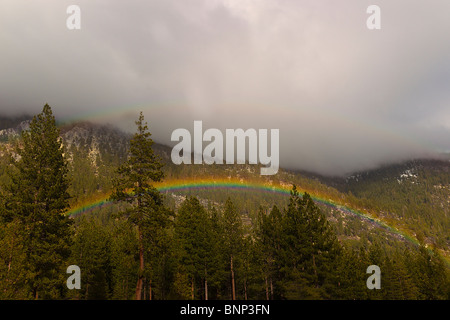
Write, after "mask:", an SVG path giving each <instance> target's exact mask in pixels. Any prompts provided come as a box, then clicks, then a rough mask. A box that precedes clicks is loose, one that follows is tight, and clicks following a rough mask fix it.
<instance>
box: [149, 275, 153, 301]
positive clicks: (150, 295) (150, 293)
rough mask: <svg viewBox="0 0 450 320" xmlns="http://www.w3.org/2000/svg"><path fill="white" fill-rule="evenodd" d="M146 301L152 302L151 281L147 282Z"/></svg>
mask: <svg viewBox="0 0 450 320" xmlns="http://www.w3.org/2000/svg"><path fill="white" fill-rule="evenodd" d="M148 299H149V300H152V279H150V280H149V282H148Z"/></svg>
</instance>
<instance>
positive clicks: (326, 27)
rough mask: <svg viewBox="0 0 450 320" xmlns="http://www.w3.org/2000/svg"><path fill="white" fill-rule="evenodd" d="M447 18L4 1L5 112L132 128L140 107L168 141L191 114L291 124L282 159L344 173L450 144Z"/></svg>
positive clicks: (391, 7) (419, 10)
mask: <svg viewBox="0 0 450 320" xmlns="http://www.w3.org/2000/svg"><path fill="white" fill-rule="evenodd" d="M71 4H76V5H78V6H79V7H80V8H81V30H69V29H68V28H67V27H66V19H67V18H68V17H69V15H68V14H67V13H66V9H67V7H68V6H69V5H71ZM371 4H377V5H378V6H379V7H380V8H381V30H369V29H368V28H367V26H366V20H367V18H368V17H369V14H368V13H366V9H367V7H368V6H369V5H371ZM449 17H450V1H448V0H430V1H423V0H414V1H413V0H396V1H387V0H371V1H364V0H343V1H335V0H310V1H306V0H304V1H299V0H173V1H172V0H147V1H137V0H134V1H118V0H85V1H83V0H72V1H65V0H34V1H27V0H1V1H0V113H3V114H7V115H14V114H20V113H24V112H26V113H31V114H35V113H38V112H40V111H41V110H42V107H43V105H44V103H49V104H50V106H51V107H52V109H53V111H54V113H55V114H56V116H57V117H58V118H59V119H63V120H89V119H91V120H95V121H102V122H110V123H114V124H116V125H118V126H120V127H122V128H125V129H129V130H134V120H136V119H137V117H138V112H139V111H140V110H143V111H144V115H145V116H146V120H148V122H149V125H150V130H151V132H152V133H153V138H154V139H155V140H156V141H159V142H162V143H166V144H170V135H171V132H172V131H173V130H174V129H176V128H187V129H189V130H190V131H191V132H193V121H194V120H202V121H203V127H204V129H206V128H219V129H221V130H225V128H243V129H248V128H254V129H260V128H266V129H280V164H281V166H282V167H288V168H299V169H306V170H311V171H316V172H320V173H323V174H344V173H348V172H351V171H354V170H360V169H367V168H372V167H374V166H377V165H379V164H382V163H387V162H391V161H399V160H403V159H407V158H410V157H419V156H424V155H430V154H433V153H435V152H442V151H450V19H449Z"/></svg>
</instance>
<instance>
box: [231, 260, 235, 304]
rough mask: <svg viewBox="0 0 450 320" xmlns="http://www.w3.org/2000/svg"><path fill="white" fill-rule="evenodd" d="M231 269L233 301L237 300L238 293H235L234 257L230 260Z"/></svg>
mask: <svg viewBox="0 0 450 320" xmlns="http://www.w3.org/2000/svg"><path fill="white" fill-rule="evenodd" d="M230 267H231V295H232V300H236V291H235V285H234V269H233V255H231V259H230Z"/></svg>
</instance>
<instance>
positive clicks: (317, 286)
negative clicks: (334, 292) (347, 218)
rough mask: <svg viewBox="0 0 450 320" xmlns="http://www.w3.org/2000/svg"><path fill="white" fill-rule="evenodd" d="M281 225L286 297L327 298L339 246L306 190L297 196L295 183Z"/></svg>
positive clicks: (332, 280) (334, 281)
mask: <svg viewBox="0 0 450 320" xmlns="http://www.w3.org/2000/svg"><path fill="white" fill-rule="evenodd" d="M282 225H283V233H282V234H283V246H282V249H281V250H280V251H281V252H280V253H281V263H282V266H281V271H282V272H283V273H284V278H285V280H286V281H285V283H284V286H285V295H286V297H287V298H295V299H310V298H312V299H318V298H328V296H327V294H326V292H327V291H329V290H330V289H331V288H330V287H333V286H335V285H336V279H335V276H334V270H335V268H337V264H336V262H337V256H338V255H339V252H340V250H341V248H340V245H339V243H338V241H337V238H336V235H335V234H334V231H333V229H332V228H331V226H330V225H329V223H328V221H327V219H326V217H325V215H324V214H323V213H322V212H321V211H320V209H319V208H318V207H317V206H316V205H315V203H314V201H313V200H312V199H311V197H310V196H309V194H307V193H305V194H304V195H303V197H301V198H300V196H299V193H298V191H297V188H296V187H295V185H294V186H293V188H292V191H291V197H290V200H289V204H288V208H287V209H286V210H285V213H284V218H283V223H282Z"/></svg>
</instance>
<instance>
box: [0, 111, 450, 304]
mask: <svg viewBox="0 0 450 320" xmlns="http://www.w3.org/2000/svg"><path fill="white" fill-rule="evenodd" d="M62 134H63V133H62V132H61V130H60V128H59V126H58V125H57V123H56V120H55V117H54V116H53V113H52V109H51V107H50V106H48V105H45V106H44V108H43V110H42V112H41V113H40V114H38V115H36V116H34V118H33V120H32V121H31V123H30V127H29V129H28V130H24V131H22V132H21V134H20V136H19V137H18V138H16V139H14V141H12V142H11V147H9V148H5V150H3V151H2V155H1V156H0V162H1V165H0V170H1V172H0V176H1V181H0V299H1V300H7V299H8V300H11V299H12V300H28V299H36V300H38V299H57V300H58V299H73V300H91V299H93V300H309V299H314V300H322V299H324V300H358V299H361V300H367V299H369V300H416V299H420V300H448V299H450V269H449V267H448V265H447V264H446V261H445V259H444V258H443V257H442V254H441V252H440V251H439V250H438V249H437V247H438V246H439V245H440V246H441V248H442V246H444V247H445V245H446V242H445V238H443V239H444V240H442V239H441V240H439V241H437V247H435V246H432V245H428V244H426V243H425V242H423V241H419V244H411V243H407V242H405V241H401V240H397V239H395V238H389V237H387V236H386V235H385V234H384V233H383V232H382V231H380V230H378V229H374V228H371V227H367V226H365V225H363V224H361V222H359V221H357V220H356V219H353V218H352V219H350V218H348V217H345V216H338V215H337V213H336V212H335V211H333V210H331V209H329V208H326V207H323V206H321V205H319V204H317V203H316V202H315V201H314V200H313V197H312V196H313V195H311V194H309V193H308V192H300V191H299V189H298V188H297V185H296V184H295V183H293V184H292V187H291V191H290V195H289V196H288V197H287V198H283V200H282V201H280V200H279V199H278V198H276V197H275V196H273V197H272V196H264V200H261V197H260V196H256V195H254V194H251V192H248V193H247V194H243V193H240V192H238V191H236V192H221V191H217V192H216V193H217V194H213V193H211V192H207V191H199V192H192V191H191V192H190V193H189V194H185V195H183V196H180V197H178V198H175V197H173V195H171V194H168V193H161V192H160V191H158V190H157V188H155V184H156V183H158V182H161V181H164V179H167V178H168V177H171V176H173V175H175V174H176V170H182V169H180V168H175V169H172V170H171V171H167V170H165V167H167V164H165V163H164V161H163V160H162V159H161V157H160V156H159V154H157V153H156V152H155V145H154V142H153V140H152V138H151V134H150V131H149V129H148V126H147V123H146V121H145V119H144V115H143V114H142V113H141V114H140V116H139V118H138V120H137V121H136V132H135V134H134V135H133V136H131V137H130V140H129V141H128V143H127V144H126V146H127V147H126V148H124V149H123V150H120V151H118V150H111V152H109V153H107V154H109V157H112V158H111V159H110V161H109V163H111V165H110V166H108V167H101V166H97V167H95V168H92V167H91V166H89V165H88V162H89V161H91V160H92V159H89V158H86V157H84V156H83V155H82V153H80V152H79V150H77V149H76V148H75V147H74V145H71V146H67V145H63V143H62V139H61V135H62ZM69 151H71V152H70V157H69V156H68V155H69ZM118 152H122V156H114V157H113V156H112V155H114V154H115V153H116V155H117V153H118ZM77 157H78V158H79V159H78V160H77V161H74V159H75V158H77ZM97 157H98V155H97ZM106 157H108V155H106ZM93 160H94V162H95V161H96V160H98V159H93ZM76 166H77V167H76ZM189 168H192V167H189ZM90 170H94V171H96V172H95V174H94V173H93V172H91V171H90ZM192 170H194V169H192ZM195 174H199V175H200V174H201V173H200V172H197V171H196V172H195ZM93 176H96V177H97V179H98V181H103V183H104V184H102V182H98V183H95V184H94V183H92V184H91V183H90V182H89V181H93V180H92V177H93ZM83 179H84V180H83ZM108 184H110V186H109V187H108V190H104V189H105V186H106V185H108ZM315 188H316V190H318V189H320V188H323V186H322V185H320V184H318V183H317V185H316V187H315ZM403 188H404V187H403ZM373 189H374V187H373V186H368V187H366V188H365V189H361V191H360V193H361V194H366V195H367V194H368V193H370V192H373V191H372V190H373ZM352 190H353V192H354V193H355V194H356V196H358V195H359V194H358V190H357V189H356V188H354V189H352ZM398 190H401V191H399V192H407V191H408V189H398ZM106 191H108V193H109V201H110V202H111V203H113V205H111V206H106V207H104V208H99V209H98V210H95V211H92V212H86V213H82V214H78V215H76V216H69V215H68V214H67V212H68V211H69V209H70V207H71V206H72V205H73V204H74V203H77V202H78V201H81V200H82V199H85V198H87V197H89V196H92V194H93V193H95V192H102V193H105V192H106ZM333 192H335V191H330V193H333ZM384 192H385V191H384ZM336 194H337V193H336ZM380 194H383V191H380ZM337 195H338V194H337ZM402 196H404V195H403V194H402ZM208 197H210V198H209V199H208ZM252 197H256V201H253V202H251V204H249V203H247V202H250V201H251V200H253V198H252ZM427 197H428V198H427ZM174 199H179V203H178V204H176V203H175V200H174ZM348 199H350V200H351V196H349V198H348ZM427 199H428V200H427ZM420 200H422V199H420ZM246 201H247V202H246ZM353 201H354V202H357V203H362V202H363V201H362V200H360V199H356V198H355V199H354V200H353ZM424 201H432V197H431V196H426V197H425V200H424ZM417 202H419V200H418V201H417ZM255 203H259V205H256V204H255ZM366 205H367V206H369V207H373V208H374V209H375V207H376V206H375V205H373V204H372V203H371V202H368V203H367V204H366ZM417 206H418V203H412V204H411V207H410V208H409V207H408V208H406V209H404V208H403V207H400V208H397V206H396V204H395V203H394V202H393V201H392V202H391V203H389V206H387V208H390V209H392V210H396V209H398V210H402V213H403V214H404V216H405V219H407V217H410V216H411V215H412V216H413V217H414V216H417V215H418V211H419V210H418V209H417V208H418V207H417ZM436 207H437V205H436ZM431 208H433V207H431ZM382 209H383V208H382ZM381 211H382V210H381ZM409 211H413V213H411V214H410V213H409ZM426 214H427V215H430V217H431V215H432V212H426ZM442 216H443V215H442ZM422 219H424V218H423V217H422ZM430 219H432V218H430ZM336 221H338V222H342V223H340V224H339V223H335V222H336ZM431 221H434V220H431ZM439 221H442V220H439ZM344 222H345V223H344ZM445 223H448V221H447V222H445V220H444V222H442V223H438V224H437V223H435V229H436V230H437V231H439V230H441V229H442V228H443V227H442V226H445V225H446V224H445ZM425 226H426V225H425ZM433 230H434V229H433ZM437 231H436V232H437ZM419 240H420V239H419ZM70 265H77V266H79V268H80V270H81V289H79V290H77V289H72V290H70V289H68V288H67V285H66V280H67V278H68V276H69V275H68V274H67V273H66V269H67V267H68V266H70ZM370 265H377V266H379V267H380V270H381V289H372V290H371V289H368V287H367V284H366V280H367V278H368V277H369V276H370V274H367V272H366V270H367V268H368V267H369V266H370Z"/></svg>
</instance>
